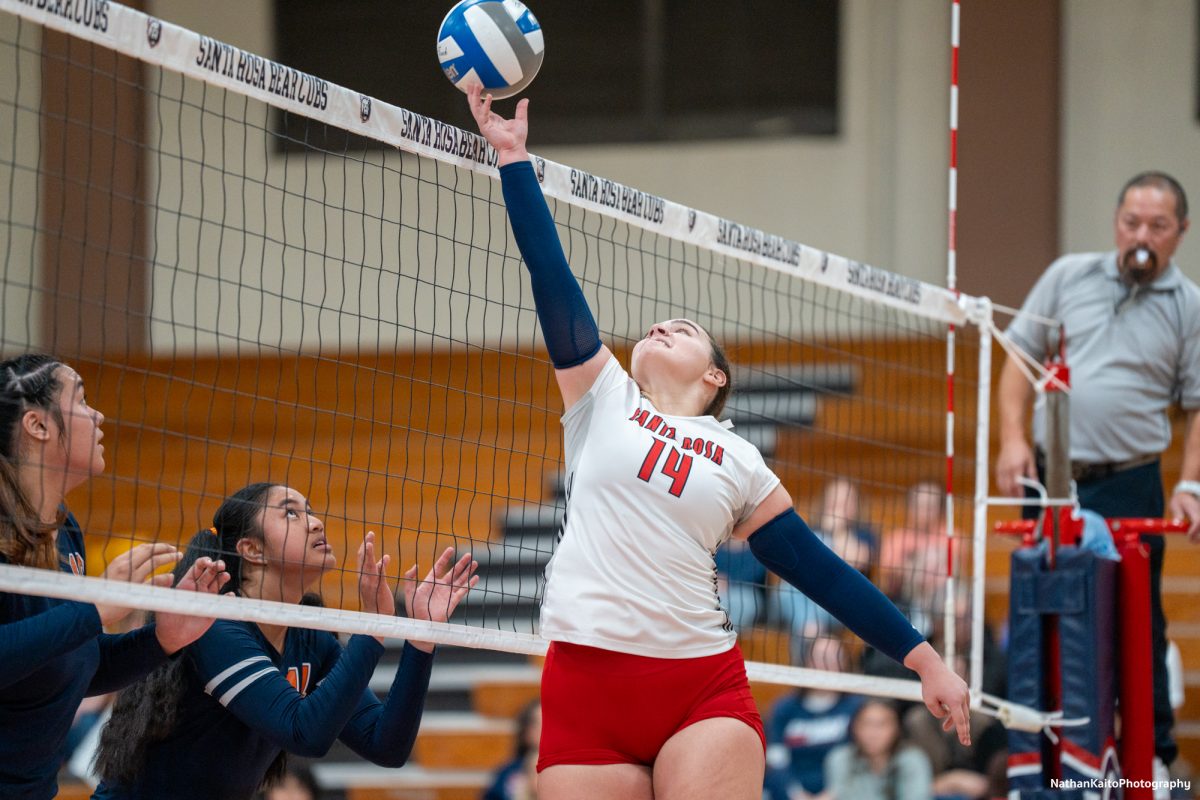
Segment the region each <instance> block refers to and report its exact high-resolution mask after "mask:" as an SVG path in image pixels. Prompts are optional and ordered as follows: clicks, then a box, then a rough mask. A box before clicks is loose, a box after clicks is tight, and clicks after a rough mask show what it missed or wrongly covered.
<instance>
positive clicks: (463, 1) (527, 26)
mask: <svg viewBox="0 0 1200 800" xmlns="http://www.w3.org/2000/svg"><path fill="white" fill-rule="evenodd" d="M544 51H545V45H544V42H543V40H542V28H541V26H540V25H539V24H538V21H537V18H536V17H534V16H533V14H532V13H531V12H530V11H529V9H528V8H526V7H525V4H524V3H521V2H519V0H459V2H458V3H456V4H455V6H454V8H452V9H450V13H448V14H446V18H445V19H443V20H442V24H441V26H440V27H439V28H438V36H437V53H438V61H439V62H440V63H441V65H442V71H443V72H445V73H446V77H447V78H449V79H450V82H451V83H453V84H454V85H455V86H457V87H458V88H459V89H461V90H462V91H464V92H465V91H467V89H468V88H469V87H471V86H472V85H474V84H482V85H483V88H484V89H485V90H487V91H488V92H491V94H492V97H495V98H497V99H501V98H505V97H512V96H513V95H514V94H516V93H517V92H520V91H521V90H522V89H524V88H525V87H526V86H528V85H529V83H530V82H531V81H532V80H533V78H534V76H535V75H537V72H538V68H539V67H541V66H542V54H543V52H544Z"/></svg>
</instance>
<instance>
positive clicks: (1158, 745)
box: [1038, 461, 1179, 764]
mask: <svg viewBox="0 0 1200 800" xmlns="http://www.w3.org/2000/svg"><path fill="white" fill-rule="evenodd" d="M1038 476H1039V479H1041V480H1042V481H1043V482H1044V481H1045V475H1044V474H1043V471H1042V468H1041V465H1040V464H1039V465H1038ZM1076 490H1077V491H1078V492H1079V505H1080V506H1082V507H1083V508H1086V509H1089V510H1090V511H1095V512H1096V513H1097V514H1099V515H1100V516H1102V517H1106V518H1112V517H1154V518H1160V517H1162V515H1163V512H1164V510H1165V503H1164V502H1163V483H1162V471H1161V469H1160V467H1159V462H1158V461H1154V462H1152V463H1150V464H1143V465H1142V466H1140V467H1134V468H1133V469H1127V470H1124V471H1122V472H1114V473H1113V474H1112V475H1109V476H1107V477H1105V478H1098V479H1096V480H1093V481H1081V482H1079V483H1078V484H1076ZM1142 542H1144V543H1145V544H1146V547H1147V548H1148V549H1149V551H1150V637H1151V647H1152V649H1153V656H1154V665H1153V666H1154V752H1155V755H1157V756H1158V757H1159V758H1161V759H1162V761H1163V763H1164V764H1170V763H1171V762H1172V761H1174V760H1175V756H1177V755H1178V754H1179V748H1178V747H1177V746H1176V744H1175V734H1174V732H1173V729H1174V727H1175V712H1174V711H1172V710H1171V697H1170V694H1169V688H1168V683H1167V618H1166V616H1165V615H1164V614H1163V604H1162V571H1163V555H1164V553H1165V550H1166V543H1165V542H1164V541H1163V537H1162V536H1159V535H1143V536H1142Z"/></svg>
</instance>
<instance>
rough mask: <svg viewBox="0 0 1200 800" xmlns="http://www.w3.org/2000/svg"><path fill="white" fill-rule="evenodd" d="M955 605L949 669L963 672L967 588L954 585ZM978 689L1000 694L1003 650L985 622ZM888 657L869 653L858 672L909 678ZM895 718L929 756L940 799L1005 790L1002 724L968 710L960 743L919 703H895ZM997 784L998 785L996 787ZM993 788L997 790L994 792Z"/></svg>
mask: <svg viewBox="0 0 1200 800" xmlns="http://www.w3.org/2000/svg"><path fill="white" fill-rule="evenodd" d="M956 597H957V606H956V611H955V620H956V639H957V647H956V648H955V656H954V662H953V666H954V671H955V672H957V673H958V674H959V675H962V676H964V677H965V676H966V675H967V673H968V664H967V654H968V652H969V649H970V643H971V638H970V637H971V614H970V609H971V605H970V591H969V588H968V587H966V586H961V587H959V591H958V592H957V594H956ZM934 605H935V606H936V608H937V610H938V611H939V612H940V610H941V605H942V600H941V595H940V594H939V595H938V597H936V598H935V599H934ZM944 621H945V616H944V615H943V614H941V613H938V614H936V615H935V616H934V617H933V630H932V635H931V637H930V640H929V642H930V644H931V645H933V648H934V649H935V650H937V651H938V652H939V653H944V652H945V650H946V641H945V636H944V635H943V632H944ZM983 636H984V639H983V690H984V691H985V692H987V693H989V694H992V695H995V696H997V697H1003V696H1004V694H1005V683H1006V668H1005V658H1004V652H1003V650H1002V649H1001V648H1000V646H999V645H998V644H996V641H995V638H994V637H993V635H992V632H991V629H990V627H988V626H987V625H985V626H984V629H983ZM894 663H895V662H892V661H891V659H889V658H887V656H884V655H882V654H881V653H878V652H875V651H871V652H868V653H866V654H865V656H864V659H863V665H864V671H866V672H868V673H870V674H877V675H882V676H886V677H896V678H910V679H913V680H915V679H916V678H917V675H916V674H915V673H913V672H909V671H908V670H905V669H904V668H903V667H899V669H897V670H894V669H892V668H891V664H894ZM922 714H924V716H926V717H929V719H930V721H931V722H932V723H933V724H926V720H924V719H922ZM900 716H901V719H902V721H903V728H904V733H905V736H906V737H907V738H908V740H909V741H911V742H912V743H913V744H914V745H916V746H917V747H919V748H920V749H921V750H922V751H923V752H924V753H925V755H926V756H927V757H928V758H929V762H930V767H931V769H932V770H933V776H934V777H933V792H934V795H935V796H936V797H937V798H939V799H940V800H975V798H983V797H995V796H1002V795H1004V794H1005V791H1004V783H1005V778H1004V775H1005V767H1006V761H1007V756H1008V752H1007V748H1008V740H1007V735H1006V734H1005V731H1004V726H1003V725H1001V724H1000V723H999V722H998V721H997V720H995V719H994V718H992V717H989V716H987V715H986V714H981V713H979V712H971V731H972V736H971V744H970V746H967V747H964V746H963V745H962V744H961V743H960V742H959V741H958V737H956V736H953V735H948V734H946V733H945V732H944V731H942V729H941V724H940V723H939V722H938V720H936V719H935V718H933V717H932V716H930V714H929V712H928V711H927V710H926V709H925V706H924V705H923V704H921V703H915V704H904V705H902V706H900ZM997 783H999V786H997ZM997 789H999V792H997Z"/></svg>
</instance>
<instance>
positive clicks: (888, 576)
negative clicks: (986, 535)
mask: <svg viewBox="0 0 1200 800" xmlns="http://www.w3.org/2000/svg"><path fill="white" fill-rule="evenodd" d="M945 577H946V491H945V489H944V488H943V487H942V486H940V485H939V484H937V483H936V482H934V481H921V482H920V483H917V484H915V485H913V486H912V487H911V488H910V489H909V490H908V497H907V504H906V507H905V523H904V525H903V527H900V528H896V529H894V530H891V531H889V532H888V534H887V535H886V536H884V537H883V544H882V547H881V548H880V552H879V581H878V583H879V588H881V589H883V591H884V593H885V594H887V596H888V597H890V598H891V599H892V600H893V601H894V602H895V603H896V606H897V607H898V608H899V609H900V610H901V611H903V612H904V613H905V614H906V615H908V618H909V619H910V620H912V623H913V626H914V627H915V628H916V629H917V630H919V631H921V632H922V633H925V634H928V633H929V632H930V630H931V626H932V623H933V616H935V615H936V613H937V612H936V611H934V610H932V609H931V607H930V603H929V598H931V597H934V596H935V595H937V594H938V593H939V592H940V590H941V588H942V586H943V585H944V583H945Z"/></svg>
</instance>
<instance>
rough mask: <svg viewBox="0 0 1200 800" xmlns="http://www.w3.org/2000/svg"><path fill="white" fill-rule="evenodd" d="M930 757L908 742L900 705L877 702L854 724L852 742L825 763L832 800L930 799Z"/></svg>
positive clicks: (857, 716)
mask: <svg viewBox="0 0 1200 800" xmlns="http://www.w3.org/2000/svg"><path fill="white" fill-rule="evenodd" d="M932 786H933V775H932V772H931V770H930V767H929V759H928V757H926V755H925V753H923V752H922V751H921V750H920V749H919V748H917V747H913V746H912V745H910V744H908V743H907V742H906V741H905V740H904V736H903V731H902V729H901V727H900V716H899V714H898V713H897V711H896V707H895V706H894V705H893V704H891V703H890V702H888V701H886V700H880V699H876V698H872V699H870V700H867V701H865V702H864V703H863V704H862V705H861V706H859V708H858V711H856V712H855V714H854V716H853V717H852V718H851V720H850V741H849V742H848V743H847V744H843V745H841V746H839V747H837V748H835V749H834V750H833V751H832V752H831V753H830V754H829V756H828V757H827V758H826V759H825V787H826V791H827V792H828V795H827V797H828V798H829V800H930V798H931V797H932V796H933V788H932Z"/></svg>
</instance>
